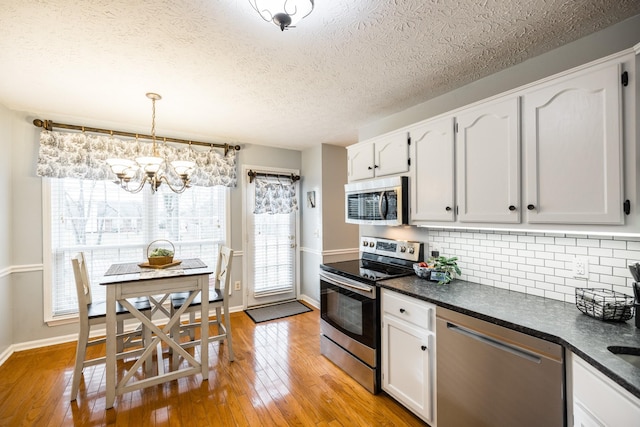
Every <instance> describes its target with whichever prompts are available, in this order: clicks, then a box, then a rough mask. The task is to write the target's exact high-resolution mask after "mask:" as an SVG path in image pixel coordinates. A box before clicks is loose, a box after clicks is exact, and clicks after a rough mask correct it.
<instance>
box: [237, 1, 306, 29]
mask: <svg viewBox="0 0 640 427" xmlns="http://www.w3.org/2000/svg"><path fill="white" fill-rule="evenodd" d="M249 4H250V5H251V7H253V9H254V10H255V11H256V12H258V13H259V14H260V16H261V17H262V19H264V20H265V21H267V22H269V21H272V22H273V23H274V24H276V25H277V26H278V27H280V30H282V31H284V30H286V29H288V28H294V26H295V24H296V23H297V22H300V21H301V20H302V19H304V18H306V17H307V16H309V15H310V14H311V12H313V7H314V0H279V1H274V0H249Z"/></svg>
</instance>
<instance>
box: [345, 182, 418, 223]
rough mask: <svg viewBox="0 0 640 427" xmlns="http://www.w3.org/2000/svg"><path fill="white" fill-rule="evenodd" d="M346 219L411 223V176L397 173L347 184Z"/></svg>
mask: <svg viewBox="0 0 640 427" xmlns="http://www.w3.org/2000/svg"><path fill="white" fill-rule="evenodd" d="M344 191H345V197H346V199H345V221H346V222H347V223H349V224H369V225H402V224H408V223H409V178H408V177H406V176H397V177H391V178H382V179H373V180H370V181H363V182H353V183H349V184H345V186H344Z"/></svg>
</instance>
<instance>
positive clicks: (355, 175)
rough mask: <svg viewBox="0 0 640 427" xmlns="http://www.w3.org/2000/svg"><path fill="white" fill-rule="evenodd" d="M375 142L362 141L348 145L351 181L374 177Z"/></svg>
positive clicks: (349, 178) (348, 174)
mask: <svg viewBox="0 0 640 427" xmlns="http://www.w3.org/2000/svg"><path fill="white" fill-rule="evenodd" d="M373 150H374V148H373V143H369V142H361V143H359V144H355V145H350V146H348V147H347V179H348V181H349V182H351V181H357V180H359V179H367V178H373V177H374V164H375V161H374V155H373Z"/></svg>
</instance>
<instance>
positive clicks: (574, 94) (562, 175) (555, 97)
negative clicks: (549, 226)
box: [522, 64, 624, 224]
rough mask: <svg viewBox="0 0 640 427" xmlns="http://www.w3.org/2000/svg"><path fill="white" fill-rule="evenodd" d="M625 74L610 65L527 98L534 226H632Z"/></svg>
mask: <svg viewBox="0 0 640 427" xmlns="http://www.w3.org/2000/svg"><path fill="white" fill-rule="evenodd" d="M620 75H621V69H620V65H619V64H608V65H606V66H604V67H600V68H597V69H589V70H586V72H583V73H582V74H580V75H571V76H567V77H565V78H563V79H561V80H559V81H558V80H555V81H551V82H547V84H543V85H542V86H539V87H538V88H534V90H532V91H531V92H526V93H525V94H524V96H523V100H522V111H523V127H524V129H523V137H524V159H525V160H524V167H525V183H524V190H525V197H524V200H523V202H524V203H523V204H524V206H525V207H526V209H527V213H526V221H527V222H529V223H569V224H571V223H573V224H622V223H623V222H624V216H623V162H622V151H623V145H622V129H621V126H622V123H621V84H620Z"/></svg>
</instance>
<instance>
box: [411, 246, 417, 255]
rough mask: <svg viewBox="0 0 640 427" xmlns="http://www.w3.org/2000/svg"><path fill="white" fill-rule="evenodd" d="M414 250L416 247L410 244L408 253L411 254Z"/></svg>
mask: <svg viewBox="0 0 640 427" xmlns="http://www.w3.org/2000/svg"><path fill="white" fill-rule="evenodd" d="M415 251H416V249H415V248H414V247H413V246H412V247H410V248H409V253H410V254H413V253H414V252H415Z"/></svg>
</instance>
